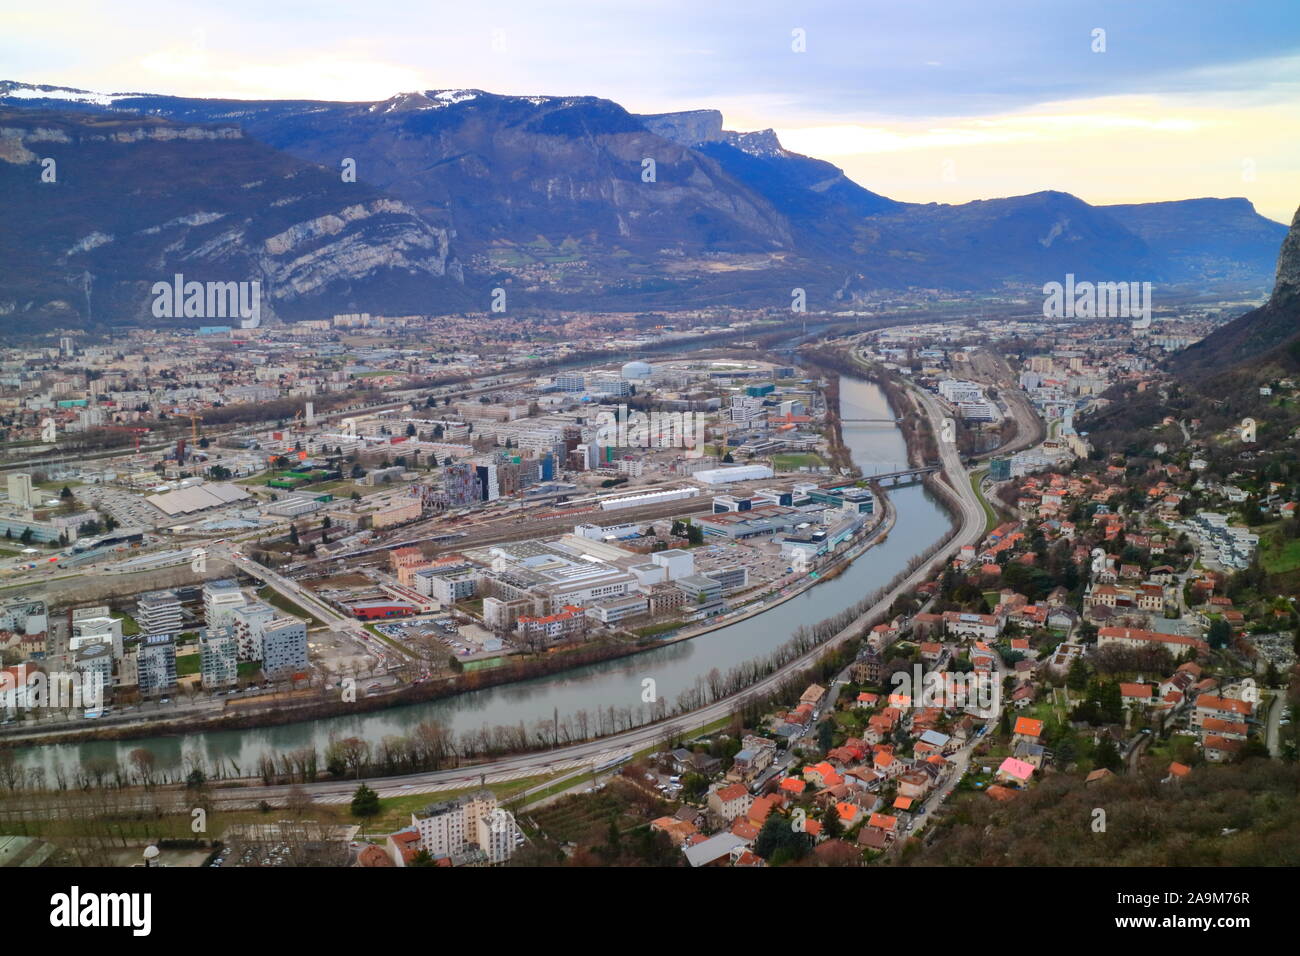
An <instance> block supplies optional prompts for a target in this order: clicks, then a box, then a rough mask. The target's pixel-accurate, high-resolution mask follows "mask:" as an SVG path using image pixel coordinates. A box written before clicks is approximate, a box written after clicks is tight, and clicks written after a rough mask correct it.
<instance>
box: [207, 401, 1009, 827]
mask: <svg viewBox="0 0 1300 956" xmlns="http://www.w3.org/2000/svg"><path fill="white" fill-rule="evenodd" d="M913 394H914V395H916V396H917V398H918V399H919V401H920V404H921V406H922V407H923V408H924V409H925V411H926V413H927V414H928V415H929V417H930V426H931V427H932V428H933V429H934V433H935V434H936V435H937V434H939V433H940V430H941V428H942V422H943V417H944V415H943V412H942V411H941V409H940V408H939V405H938V402H937V401H935V399H934V398H932V397H931V396H930V395H928V394H927V393H925V392H923V391H921V390H919V389H918V390H915V391H914V392H913ZM940 458H941V459H942V463H943V468H944V471H943V474H944V475H945V476H946V478H947V480H948V484H949V486H950V487H951V489H952V490H953V491H954V497H955V499H956V502H957V504H958V511H959V517H960V521H959V523H958V527H957V531H956V534H955V535H954V536H953V537H952V538H950V539H949V541H948V543H947V544H946V545H945V546H944V547H943V548H942V549H940V551H939V552H938V553H936V554H935V555H933V556H932V557H931V558H930V559H929V560H928V561H926V562H925V563H924V564H922V565H921V566H920V567H918V568H917V569H916V570H915V571H913V572H912V573H911V574H909V575H908V576H907V577H906V578H905V579H904V580H903V581H901V582H900V583H899V584H897V585H895V586H894V587H893V588H891V589H890V590H889V592H888V593H887V594H885V595H884V596H883V597H882V598H881V599H880V600H879V601H877V602H876V603H875V604H874V605H873V606H872V607H871V608H870V609H869V610H868V611H867V612H866V613H865V614H864V615H862V617H860V618H859V619H858V621H855V622H854V623H853V624H850V625H849V626H848V627H846V628H844V630H842V631H840V632H839V633H838V634H836V635H835V636H834V637H832V638H830V639H829V640H828V641H825V642H823V643H822V644H819V645H818V646H817V647H815V648H813V649H812V650H811V651H809V652H808V653H806V654H804V655H803V656H801V657H799V658H797V659H796V660H793V661H791V662H790V663H789V664H787V665H786V666H785V667H783V668H781V669H780V670H779V671H777V672H776V673H774V674H772V675H770V676H769V677H767V678H764V679H763V680H762V681H760V682H758V683H757V684H755V685H753V686H752V687H749V688H747V689H746V690H744V691H742V692H741V693H739V694H736V695H733V696H731V697H727V698H724V699H722V700H719V701H716V702H715V703H712V704H710V705H708V706H707V707H703V708H701V709H699V710H696V711H692V712H691V713H690V714H681V715H677V716H675V717H671V718H666V719H665V720H663V721H659V722H658V723H654V724H647V725H646V726H644V727H638V728H636V729H634V730H629V731H627V732H625V733H622V734H617V735H614V736H610V737H603V738H601V739H600V740H594V741H589V742H587V743H580V744H572V745H569V746H565V747H559V748H557V749H555V750H550V751H545V752H541V753H530V754H520V755H517V756H513V757H502V758H501V759H499V760H493V761H490V762H488V763H483V764H475V765H473V766H471V767H458V768H456V769H454V770H438V771H430V772H427V773H418V774H408V775H405V776H400V777H387V778H381V779H377V780H376V779H373V778H366V780H367V783H368V785H369V786H370V787H372V788H373V789H375V790H377V791H378V792H379V794H380V795H381V796H401V795H402V794H404V793H413V792H414V793H419V792H433V791H436V790H439V789H450V788H455V787H461V786H472V785H474V784H477V783H479V782H480V781H483V782H488V783H493V782H499V781H506V780H512V779H518V778H520V777H529V776H539V775H543V774H550V773H558V772H560V771H568V770H575V769H579V768H581V767H584V766H592V765H595V764H599V763H602V762H604V761H606V760H608V759H610V758H612V757H615V756H621V755H623V754H625V753H631V752H635V751H637V750H640V749H642V748H645V747H647V746H651V745H654V744H657V743H659V742H660V741H662V739H663V737H664V732H665V730H666V729H667V728H669V727H675V728H677V729H678V730H680V731H681V732H689V731H692V730H696V729H699V728H700V727H704V726H706V725H708V724H711V723H713V722H715V721H718V720H722V719H724V718H726V717H729V716H730V715H731V714H732V712H733V711H735V710H736V709H737V708H738V707H740V706H741V705H742V704H743V703H744V702H746V701H747V700H748V698H749V697H751V696H753V695H761V694H763V693H764V692H766V691H769V690H773V689H775V688H776V687H777V686H779V685H780V684H781V682H782V681H784V680H785V679H786V677H787V676H788V675H789V674H790V673H791V672H793V671H796V670H799V669H801V668H804V667H807V666H809V665H811V664H812V663H813V662H814V661H815V660H816V659H817V658H818V657H820V656H821V655H822V654H823V653H825V652H826V651H827V650H829V649H831V648H834V647H836V646H838V645H840V644H842V643H844V642H845V641H847V640H848V639H849V638H850V637H852V636H853V635H854V634H856V633H858V632H859V631H860V629H861V627H860V624H859V622H860V621H861V620H862V619H863V618H869V617H871V616H873V615H876V614H879V613H881V612H882V611H885V610H887V609H888V608H889V606H890V605H891V604H893V602H894V600H895V599H896V598H897V597H898V596H899V595H900V594H904V593H906V592H908V591H911V590H913V589H914V588H916V586H917V585H919V584H921V583H922V582H923V581H924V580H925V579H926V577H927V572H928V569H929V568H930V567H931V566H932V565H933V564H934V563H935V562H936V561H939V560H942V559H944V558H946V557H950V556H951V555H953V554H955V553H956V552H957V551H958V550H959V549H960V548H961V547H962V546H963V545H967V544H976V543H978V542H979V540H980V539H981V538H982V537H983V535H984V508H983V505H981V504H980V502H979V499H978V498H977V497H976V495H975V492H974V490H973V489H972V488H971V484H970V481H969V479H968V478H967V475H966V471H965V469H964V468H963V467H962V463H961V458H960V456H959V455H958V453H957V449H956V446H955V445H949V444H943V443H941V444H940ZM289 789H290V788H289V787H285V786H276V787H261V788H257V789H255V790H253V791H252V793H250V792H249V791H248V790H247V789H245V790H244V791H243V792H242V793H241V792H239V791H238V790H234V791H223V790H214V791H212V792H211V796H212V798H213V799H214V800H215V801H216V802H217V803H219V804H227V805H229V804H243V803H249V802H252V801H257V800H267V801H268V802H270V801H272V800H274V799H275V798H277V797H284V796H286V795H287V794H288V792H289ZM303 789H305V790H307V792H309V793H310V794H312V796H313V797H314V798H316V799H317V800H319V801H320V802H325V803H332V802H340V801H342V800H343V799H348V800H350V799H351V797H352V793H353V791H354V790H355V789H356V782H355V781H351V782H349V781H330V782H326V783H313V784H306V785H304V786H303Z"/></svg>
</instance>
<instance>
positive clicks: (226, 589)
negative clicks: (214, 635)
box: [203, 578, 248, 630]
mask: <svg viewBox="0 0 1300 956" xmlns="http://www.w3.org/2000/svg"><path fill="white" fill-rule="evenodd" d="M247 603H248V599H247V598H246V597H244V592H243V591H242V590H240V588H239V585H238V584H236V583H235V582H234V581H232V580H230V579H229V578H227V579H225V580H222V581H209V582H208V583H207V584H205V585H203V617H204V620H205V621H206V622H207V625H208V629H209V630H214V629H217V628H222V627H226V626H228V625H229V624H230V613H231V612H232V611H233V610H234V609H235V608H237V607H243V606H244V605H245V604H247Z"/></svg>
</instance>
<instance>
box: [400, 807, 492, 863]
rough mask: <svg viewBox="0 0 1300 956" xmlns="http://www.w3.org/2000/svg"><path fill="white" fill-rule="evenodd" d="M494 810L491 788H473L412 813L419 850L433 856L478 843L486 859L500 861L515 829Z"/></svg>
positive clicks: (456, 852)
mask: <svg viewBox="0 0 1300 956" xmlns="http://www.w3.org/2000/svg"><path fill="white" fill-rule="evenodd" d="M496 809H497V798H496V796H495V795H494V794H493V793H492V791H490V790H476V791H474V792H473V793H467V794H465V795H463V796H461V797H457V798H456V799H454V800H445V801H443V802H441V803H431V804H429V806H427V807H425V808H424V809H423V810H419V811H417V812H415V813H412V814H411V826H412V828H413V829H415V830H416V831H417V832H418V833H419V834H420V849H422V850H424V851H425V852H427V853H428V854H429V855H430V856H431V857H434V858H435V859H437V858H438V857H444V856H453V855H455V854H458V853H463V852H464V851H465V850H467V849H470V848H471V846H478V847H479V849H481V850H483V852H484V853H485V854H486V855H487V857H488V860H489V862H493V863H500V862H504V861H505V860H507V859H509V857H510V854H511V853H512V852H513V851H514V846H515V836H514V834H515V829H514V824H513V820H511V818H510V815H509V814H507V813H501V814H494V813H493V811H495V810H496ZM485 844H486V845H485ZM494 852H495V855H496V859H493V854H494Z"/></svg>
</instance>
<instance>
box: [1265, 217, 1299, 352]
mask: <svg viewBox="0 0 1300 956" xmlns="http://www.w3.org/2000/svg"><path fill="white" fill-rule="evenodd" d="M1268 304H1269V305H1270V306H1271V307H1273V308H1274V309H1289V310H1292V311H1295V310H1296V309H1297V308H1300V209H1297V210H1296V214H1295V217H1294V218H1293V219H1292V220H1291V229H1290V231H1288V232H1287V234H1286V238H1285V239H1283V240H1282V251H1281V253H1280V254H1279V255H1278V257H1277V278H1276V279H1275V280H1274V284H1273V295H1272V296H1271V297H1270V298H1269V300H1268ZM1297 331H1300V329H1297Z"/></svg>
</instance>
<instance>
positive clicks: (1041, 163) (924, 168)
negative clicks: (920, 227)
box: [778, 95, 1300, 222]
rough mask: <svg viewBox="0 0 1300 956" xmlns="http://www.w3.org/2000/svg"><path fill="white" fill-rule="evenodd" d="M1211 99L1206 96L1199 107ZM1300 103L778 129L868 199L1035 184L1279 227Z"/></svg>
mask: <svg viewBox="0 0 1300 956" xmlns="http://www.w3.org/2000/svg"><path fill="white" fill-rule="evenodd" d="M1210 102H1211V103H1213V100H1211V101H1210ZM1297 120H1300V107H1297V106H1296V105H1294V104H1291V105H1289V106H1287V107H1280V106H1279V105H1277V104H1275V103H1271V104H1269V105H1267V106H1265V105H1257V106H1244V107H1243V106H1240V105H1239V106H1237V107H1235V108H1227V107H1226V106H1220V105H1205V102H1204V101H1203V100H1202V98H1200V97H1196V96H1192V95H1185V96H1173V97H1168V96H1166V97H1134V96H1128V97H1106V98H1099V99H1095V100H1083V101H1077V102H1066V103H1050V104H1044V105H1042V106H1040V107H1037V108H1034V109H1029V110H1023V111H1017V112H1015V113H1011V114H1008V115H1003V116H980V117H957V118H953V117H948V118H942V119H930V120H915V121H905V122H893V121H890V122H888V123H883V122H877V123H866V124H864V123H836V124H828V125H817V126H808V127H789V128H780V129H779V130H778V134H779V135H780V137H781V142H782V144H783V145H785V146H786V148H787V149H791V150H793V151H795V152H800V153H805V154H807V155H810V156H817V157H820V158H825V159H829V160H831V161H833V162H835V163H836V164H837V165H840V166H842V167H843V168H844V170H845V172H846V173H848V175H849V176H850V177H851V178H853V179H854V180H856V181H857V182H859V183H861V184H862V185H863V186H866V187H867V188H868V189H872V190H874V191H876V192H880V193H883V194H885V195H887V196H890V197H891V198H894V199H900V200H904V201H909V202H932V201H939V202H968V201H970V200H973V199H987V198H991V197H995V196H1010V195H1017V194H1023V193H1026V192H1034V191H1037V190H1042V189H1057V190H1062V191H1066V192H1071V193H1074V194H1075V195H1077V196H1080V197H1081V198H1083V199H1086V200H1088V201H1089V202H1094V203H1118V202H1143V201H1158V200H1169V199H1185V198H1192V197H1198V196H1220V197H1228V196H1245V197H1247V198H1249V199H1250V200H1252V201H1253V202H1254V203H1255V205H1256V208H1257V209H1258V210H1259V212H1260V213H1262V214H1263V215H1266V216H1269V217H1271V218H1273V219H1277V220H1279V221H1283V222H1290V220H1291V217H1292V215H1293V213H1294V212H1295V207H1296V203H1297V202H1298V201H1300V189H1298V188H1297V186H1298V185H1300V147H1298V146H1297V144H1296V140H1295V137H1294V135H1293V131H1294V129H1295V122H1296V121H1297Z"/></svg>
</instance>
